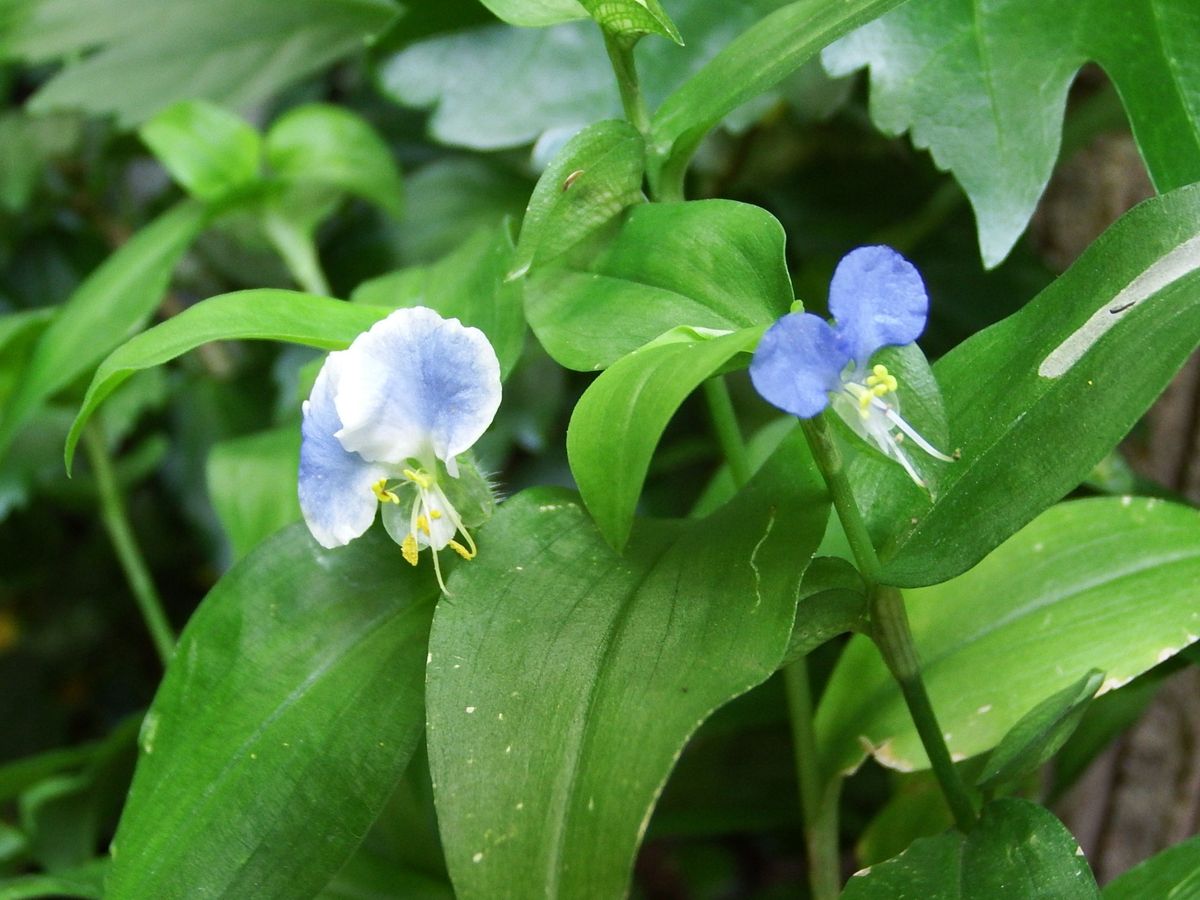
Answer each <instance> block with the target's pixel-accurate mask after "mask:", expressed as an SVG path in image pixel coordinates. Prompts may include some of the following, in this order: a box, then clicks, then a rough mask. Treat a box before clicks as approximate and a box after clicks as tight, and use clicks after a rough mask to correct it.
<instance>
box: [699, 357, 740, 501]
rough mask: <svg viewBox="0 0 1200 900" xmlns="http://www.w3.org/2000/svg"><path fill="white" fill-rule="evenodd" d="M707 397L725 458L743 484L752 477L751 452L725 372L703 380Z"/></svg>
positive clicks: (737, 481) (735, 479) (730, 469)
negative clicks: (740, 424)
mask: <svg viewBox="0 0 1200 900" xmlns="http://www.w3.org/2000/svg"><path fill="white" fill-rule="evenodd" d="M704 399H705V400H706V401H707V402H708V413H709V415H710V416H712V421H713V430H714V431H715V432H716V434H717V441H718V442H719V443H720V444H721V452H722V453H724V454H725V461H726V462H727V463H729V472H730V474H731V475H732V476H733V483H734V484H735V485H737V487H738V488H742V487H744V486H745V485H746V483H747V482H748V481H749V480H750V475H751V471H750V455H749V454H748V453H747V452H746V445H745V443H743V441H742V431H741V429H740V428H739V427H738V422H737V413H735V412H734V409H733V401H732V400H731V399H730V398H729V386H728V385H726V384H725V378H724V376H722V375H718V376H716V377H715V378H710V379H708V381H706V382H704Z"/></svg>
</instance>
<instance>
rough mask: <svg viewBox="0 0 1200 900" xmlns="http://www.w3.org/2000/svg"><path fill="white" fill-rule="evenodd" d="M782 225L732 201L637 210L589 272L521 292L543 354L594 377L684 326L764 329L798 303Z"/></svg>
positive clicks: (539, 282) (554, 271)
mask: <svg viewBox="0 0 1200 900" xmlns="http://www.w3.org/2000/svg"><path fill="white" fill-rule="evenodd" d="M783 245H784V233H783V226H782V225H780V224H779V222H778V220H777V219H775V217H774V216H772V215H771V214H770V213H768V212H767V211H766V210H764V209H761V208H759V207H757V206H750V205H749V204H746V203H735V202H734V201H732V200H698V201H694V202H690V203H651V204H645V205H642V206H637V207H634V209H633V210H631V211H630V213H629V215H628V217H627V218H626V220H625V222H624V224H623V225H622V227H621V231H620V233H619V234H618V235H617V237H616V239H615V240H614V241H613V243H612V245H611V246H610V247H609V248H608V249H607V250H606V251H605V252H604V253H603V254H602V255H601V256H600V257H599V258H598V259H596V260H595V261H594V262H592V263H591V264H590V265H589V266H588V268H587V269H586V270H576V269H569V268H564V267H556V268H548V269H544V270H542V271H540V272H537V273H535V274H534V275H533V276H531V277H530V278H529V279H528V281H527V283H526V286H525V314H526V316H528V318H529V324H530V326H531V327H532V328H533V331H534V333H535V334H536V335H537V337H538V340H539V341H541V343H542V346H544V347H545V348H546V351H547V352H548V353H549V354H550V355H551V356H552V357H554V359H555V361H556V362H558V363H560V364H561V365H563V366H566V367H567V368H568V369H577V370H580V371H592V370H597V369H602V368H605V367H606V366H609V365H612V364H613V363H614V362H616V361H617V360H618V359H620V358H621V357H623V356H625V355H626V354H628V353H631V352H632V351H633V350H636V349H637V348H638V347H641V346H643V345H644V344H646V343H648V342H649V341H651V340H653V339H654V338H656V337H658V336H659V335H661V334H663V333H664V332H666V331H669V330H671V329H672V328H675V327H677V326H680V325H686V326H690V327H693V328H695V327H700V328H716V329H724V330H733V329H740V328H749V327H752V326H767V325H770V324H771V323H772V322H774V321H775V320H776V319H777V318H779V317H780V316H781V315H784V314H785V313H786V312H787V311H788V308H789V307H790V306H791V303H792V283H791V279H790V278H789V277H788V271H787V263H786V261H785V259H784V246H783Z"/></svg>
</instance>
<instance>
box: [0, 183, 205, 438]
mask: <svg viewBox="0 0 1200 900" xmlns="http://www.w3.org/2000/svg"><path fill="white" fill-rule="evenodd" d="M207 224H208V214H207V213H206V212H205V210H204V208H203V207H202V206H201V205H200V204H198V203H191V202H189V203H183V204H180V205H179V206H175V207H173V208H172V209H170V210H168V211H167V212H165V213H163V214H162V215H161V216H159V217H158V218H157V219H155V220H154V221H153V222H151V223H150V224H149V225H147V226H145V227H144V228H142V229H141V230H140V231H138V232H137V234H135V235H134V236H133V237H132V238H130V239H129V241H128V243H126V244H124V245H123V246H122V247H121V248H120V249H119V250H117V251H116V252H115V253H114V254H113V255H112V256H110V257H109V258H108V259H106V260H105V261H104V263H103V264H102V265H101V266H100V267H99V268H98V269H96V271H94V272H93V273H92V274H91V275H89V276H88V278H87V280H85V281H84V282H83V283H82V284H81V285H80V286H79V287H78V288H77V289H76V290H75V292H74V293H73V294H72V295H71V296H70V298H68V300H67V302H66V303H65V304H64V305H63V306H62V307H61V308H60V309H59V312H58V315H57V317H56V318H55V319H54V321H53V322H52V323H50V326H49V327H48V328H47V329H46V330H45V331H44V332H42V336H41V338H40V339H39V341H38V343H37V346H36V347H35V348H34V350H33V356H32V358H31V359H30V361H29V365H28V367H27V368H26V370H25V374H24V376H23V377H22V379H21V381H20V383H19V384H18V387H17V389H16V391H15V392H14V394H13V396H12V398H11V399H10V401H9V403H8V404H7V409H6V411H5V415H4V419H3V421H2V422H0V455H3V453H4V451H5V449H6V448H7V447H8V444H9V443H10V442H11V441H12V439H13V437H14V436H15V435H16V433H17V432H18V431H19V430H20V428H21V426H22V425H24V424H25V422H26V421H28V419H29V417H30V416H31V415H33V413H35V412H36V411H37V409H38V408H39V407H40V406H41V405H42V403H43V402H44V401H45V400H46V399H47V398H49V397H50V396H52V395H53V394H55V393H57V392H58V391H59V390H61V389H62V388H64V387H66V386H67V385H68V384H70V383H71V382H72V381H74V380H75V379H76V378H78V377H79V376H80V375H82V374H83V373H85V372H86V371H88V370H89V369H90V368H91V367H92V366H94V365H95V364H96V363H97V362H98V361H99V360H100V359H102V358H103V356H104V354H105V353H107V352H108V351H109V350H111V349H112V348H113V347H115V346H117V344H119V343H120V342H121V341H123V340H125V339H126V338H127V337H129V335H130V334H132V333H133V332H135V331H136V330H138V329H139V328H141V326H142V325H143V324H144V323H145V321H146V320H147V319H148V318H150V315H151V313H153V312H154V308H155V307H156V306H157V305H158V303H159V300H161V298H162V294H163V292H164V291H165V290H166V287H167V282H168V281H169V280H170V278H171V272H172V271H173V270H174V268H175V265H176V263H178V262H179V259H180V258H181V257H182V256H183V254H184V252H186V250H187V248H188V246H189V245H190V244H191V243H192V241H193V240H194V239H195V238H196V236H197V235H198V234H199V233H200V232H201V231H202V230H203V229H204V227H205V225H207Z"/></svg>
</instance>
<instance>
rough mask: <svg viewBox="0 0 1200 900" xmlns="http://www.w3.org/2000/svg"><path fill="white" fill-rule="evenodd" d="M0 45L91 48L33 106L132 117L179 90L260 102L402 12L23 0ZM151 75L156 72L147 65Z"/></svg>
mask: <svg viewBox="0 0 1200 900" xmlns="http://www.w3.org/2000/svg"><path fill="white" fill-rule="evenodd" d="M18 3H21V4H23V5H25V6H26V7H27V10H26V11H25V14H24V15H21V16H18V17H17V18H16V20H15V27H14V28H13V29H12V30H11V31H10V32H9V34H8V35H7V40H5V41H3V42H2V43H0V53H3V54H4V55H7V56H9V57H18V58H24V59H27V60H31V61H41V60H52V59H59V58H63V57H72V56H77V55H79V54H81V53H82V52H83V51H87V50H94V52H92V53H90V54H89V55H86V56H83V57H82V58H80V59H78V60H77V61H75V62H73V63H72V64H70V65H68V66H66V67H65V68H64V69H63V71H62V72H60V73H59V74H58V75H57V76H55V77H54V78H52V79H51V80H50V81H49V82H48V83H47V84H46V85H45V86H44V87H43V88H42V89H41V90H40V91H38V93H37V94H36V95H35V96H34V98H33V99H32V100H31V101H30V108H31V109H33V110H34V111H47V110H53V109H81V110H84V111H86V112H88V113H91V114H93V115H108V114H114V115H116V117H117V120H118V122H119V123H120V124H121V125H122V126H125V127H130V126H134V125H137V124H139V123H141V122H144V121H145V120H146V119H149V118H150V117H151V116H153V115H154V114H155V113H157V112H158V111H159V110H161V109H163V108H164V107H166V106H168V105H170V104H171V103H173V102H175V101H176V100H185V99H203V100H210V101H212V102H213V103H217V104H220V105H221V106H225V107H228V108H230V109H241V108H244V107H246V106H249V105H250V104H252V103H255V102H258V101H261V100H263V99H265V98H267V97H269V96H270V95H272V94H274V93H275V92H276V91H278V90H279V89H280V88H282V87H285V86H287V85H289V84H291V83H293V82H295V81H297V80H299V79H300V78H303V77H304V76H306V75H309V74H311V73H313V72H316V71H319V70H320V69H322V68H324V67H325V66H327V65H329V64H330V63H331V62H333V61H334V60H337V59H339V58H341V57H343V56H347V55H349V54H351V53H353V52H355V51H356V50H359V49H360V48H361V47H362V46H363V44H364V42H365V41H366V40H367V39H368V38H370V37H371V36H373V35H375V34H378V33H380V32H382V31H383V30H384V29H385V28H386V27H387V25H388V23H389V22H391V21H392V19H394V18H395V16H396V15H397V12H398V10H397V7H396V5H395V4H393V3H391V2H389V0H291V2H288V3H277V2H275V0H40V2H31V0H18ZM149 73H153V74H149Z"/></svg>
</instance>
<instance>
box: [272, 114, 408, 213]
mask: <svg viewBox="0 0 1200 900" xmlns="http://www.w3.org/2000/svg"><path fill="white" fill-rule="evenodd" d="M266 160H267V163H268V164H269V165H270V167H271V171H272V172H273V173H274V174H275V175H277V176H279V177H280V178H282V179H283V180H284V181H285V182H286V183H288V184H291V185H306V186H307V185H320V186H323V187H326V188H333V189H336V190H338V191H344V192H345V193H347V194H352V195H354V196H356V197H361V198H362V199H364V200H367V201H369V202H371V203H374V204H376V205H378V206H380V207H382V208H383V209H385V210H387V211H388V212H389V213H391V214H392V215H393V216H399V215H400V213H401V212H402V210H403V204H404V187H403V184H402V182H401V180H400V170H399V169H398V168H397V166H396V162H395V160H394V159H393V158H392V153H391V150H390V149H388V146H387V144H386V143H385V142H384V140H383V138H381V137H380V136H379V135H378V134H377V133H376V132H375V130H374V129H373V128H371V126H370V125H368V124H367V122H366V121H365V120H364V119H363V118H362V117H360V116H357V115H355V114H354V113H352V112H350V111H349V110H347V109H343V108H342V107H339V106H333V105H331V104H326V103H309V104H305V105H304V106H298V107H296V108H294V109H291V110H288V112H287V113H285V114H284V115H283V116H281V117H280V118H279V119H278V120H277V121H276V122H275V123H274V124H272V125H271V128H270V130H269V131H268V132H267V136H266Z"/></svg>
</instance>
